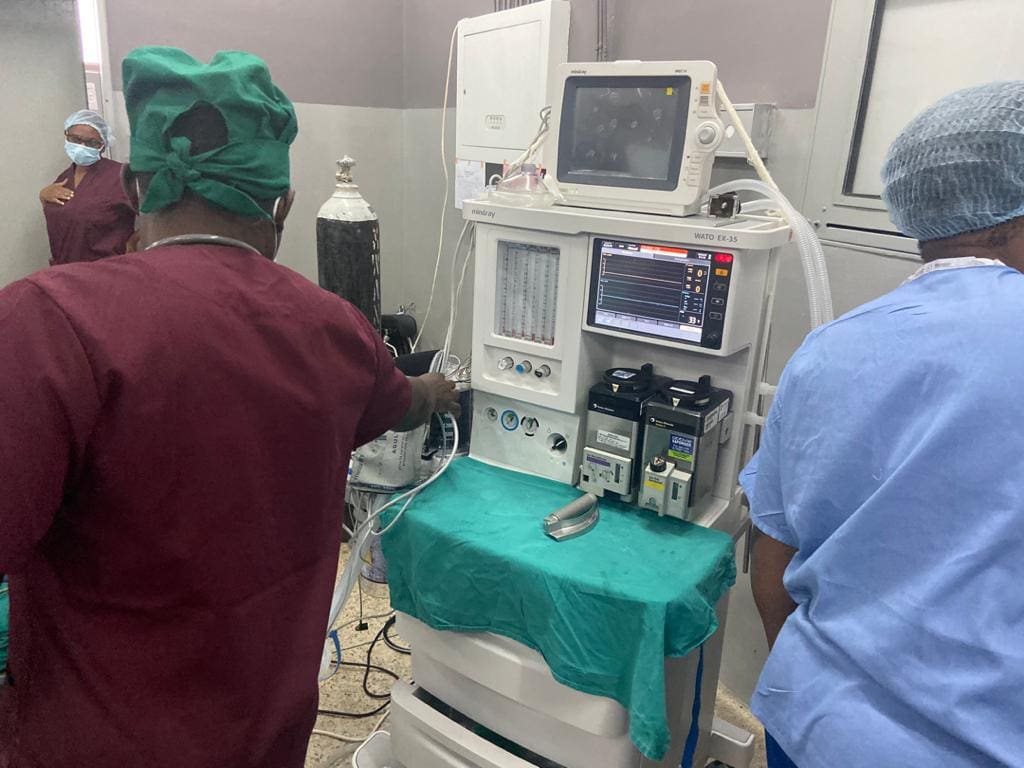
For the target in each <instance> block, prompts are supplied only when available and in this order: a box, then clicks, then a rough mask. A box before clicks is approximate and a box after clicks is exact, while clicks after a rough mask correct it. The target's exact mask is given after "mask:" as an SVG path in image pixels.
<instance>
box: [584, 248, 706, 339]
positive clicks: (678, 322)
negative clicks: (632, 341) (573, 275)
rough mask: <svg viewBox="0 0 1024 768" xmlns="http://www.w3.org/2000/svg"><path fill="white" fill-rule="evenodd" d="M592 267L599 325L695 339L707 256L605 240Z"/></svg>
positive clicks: (701, 314)
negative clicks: (593, 267) (595, 276)
mask: <svg viewBox="0 0 1024 768" xmlns="http://www.w3.org/2000/svg"><path fill="white" fill-rule="evenodd" d="M700 256H701V257H703V256H709V254H704V253H701V254H700ZM596 267H597V269H598V276H597V280H596V283H595V287H596V291H597V295H596V300H595V301H594V310H595V320H596V322H597V323H598V324H600V325H607V326H612V327H620V328H623V329H624V330H634V331H639V332H642V333H648V334H654V335H658V336H666V337H669V338H680V339H686V338H690V339H693V340H695V341H699V339H700V332H701V329H702V327H703V325H704V309H705V305H706V301H707V293H708V280H709V275H710V273H711V261H710V260H709V259H708V258H700V257H698V256H697V254H695V253H693V252H691V251H688V250H686V249H683V248H668V247H664V246H656V245H643V244H640V243H617V242H613V241H604V243H603V244H602V248H601V251H600V258H599V259H598V260H597V264H596Z"/></svg>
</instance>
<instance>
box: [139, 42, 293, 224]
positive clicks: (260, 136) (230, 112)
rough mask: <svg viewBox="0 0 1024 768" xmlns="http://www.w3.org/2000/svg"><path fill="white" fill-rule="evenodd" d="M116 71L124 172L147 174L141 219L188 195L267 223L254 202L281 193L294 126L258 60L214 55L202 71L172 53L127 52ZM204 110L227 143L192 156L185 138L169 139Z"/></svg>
mask: <svg viewBox="0 0 1024 768" xmlns="http://www.w3.org/2000/svg"><path fill="white" fill-rule="evenodd" d="M122 71H123V74H124V96H125V106H126V107H127V111H128V122H129V124H130V125H131V134H132V136H131V160H130V166H131V169H132V170H133V171H136V172H138V173H148V174H153V178H152V180H151V181H150V183H149V188H148V189H147V191H146V198H145V200H144V201H143V202H142V212H143V213H153V212H155V211H159V210H161V209H162V208H166V207H167V206H169V205H173V204H174V203H177V202H178V201H179V200H181V197H182V195H183V194H184V192H185V190H186V189H188V190H191V191H192V192H193V193H195V194H196V195H198V196H199V197H201V198H203V199H204V200H206V201H207V202H210V203H212V204H214V205H217V206H220V207H221V208H225V209H227V210H228V211H231V212H232V213H237V214H239V215H242V216H248V217H251V218H256V217H264V218H269V217H270V214H269V213H267V212H266V211H265V210H264V209H263V208H262V207H261V206H260V205H259V204H258V203H257V202H256V201H257V200H273V199H274V198H276V197H280V196H281V195H283V194H285V193H286V192H287V191H288V188H289V163H288V147H289V146H290V145H291V143H292V141H293V140H294V139H295V134H296V132H297V130H298V127H297V123H296V120H295V110H294V109H293V107H292V103H291V101H289V100H288V97H287V96H285V95H284V93H282V92H281V90H280V89H279V88H278V87H277V86H275V85H274V83H273V82H272V81H271V79H270V70H269V69H267V65H266V63H265V62H264V61H263V60H262V59H260V58H259V57H258V56H254V55H252V54H251V53H243V52H240V51H221V52H220V53H218V54H217V55H215V56H214V57H213V60H212V61H211V62H210V63H209V64H203V63H202V62H200V61H196V60H195V59H194V58H192V57H191V56H189V55H188V54H187V53H185V52H184V51H182V50H180V49H178V48H165V47H160V46H153V47H146V48H136V49H135V50H134V51H132V52H131V53H129V54H128V55H127V56H126V57H125V60H124V63H123V64H122ZM203 103H206V104H210V105H211V106H213V107H214V108H216V109H217V111H218V112H220V114H221V116H222V117H223V118H224V122H225V124H226V125H227V132H228V142H227V144H225V145H224V146H222V147H218V148H216V149H213V150H211V151H209V152H203V153H202V154H198V155H192V154H191V142H190V141H189V139H187V138H185V137H184V136H175V137H171V136H170V135H169V133H170V129H171V126H172V125H173V124H174V121H175V120H177V119H178V117H180V116H181V115H183V114H185V113H186V112H188V111H189V110H191V109H192V108H193V107H195V106H196V105H198V104H203Z"/></svg>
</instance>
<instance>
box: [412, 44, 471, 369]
mask: <svg viewBox="0 0 1024 768" xmlns="http://www.w3.org/2000/svg"><path fill="white" fill-rule="evenodd" d="M458 34H459V25H458V24H456V25H455V28H454V29H452V40H451V43H450V44H449V45H448V72H447V74H446V75H445V78H444V99H443V100H442V102H441V170H442V171H444V199H443V200H442V201H441V231H440V232H439V233H438V236H437V258H436V259H435V260H434V277H433V278H432V279H431V281H430V298H429V299H428V300H427V311H426V312H424V313H423V322H421V323H420V327H419V331H418V332H417V333H416V339H415V340H414V341H413V343H412V346H411V347H410V350H411V351H412V352H415V351H416V347H417V346H418V345H419V343H420V338H422V336H423V331H424V329H426V327H427V320H428V319H429V318H430V308H431V306H432V305H433V303H434V289H435V288H436V287H437V273H438V270H439V269H440V268H441V254H442V253H443V252H444V223H445V219H446V217H447V214H448V192H449V190H450V187H451V179H450V177H449V175H448V154H447V153H446V152H445V145H444V143H445V139H446V137H445V134H446V133H447V128H448V91H449V89H450V87H451V82H452V60H453V59H454V58H455V40H456V39H457V38H458Z"/></svg>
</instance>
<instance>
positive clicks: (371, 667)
mask: <svg viewBox="0 0 1024 768" xmlns="http://www.w3.org/2000/svg"><path fill="white" fill-rule="evenodd" d="M394 623H395V617H394V616H391V617H390V618H389V619H388V620H387V621H386V622H384V626H383V627H381V628H380V631H379V632H378V633H377V635H376V637H374V638H373V642H371V643H370V647H369V648H367V649H366V661H365V662H363V663H356V662H354V661H341V660H340V659H339V660H338V666H339V667H350V668H351V667H355V668H356V669H363V670H365V671H364V672H363V692H364V693H365V694H366V695H367V696H369V697H370V698H371V699H376V700H384V703H383V704H381V705H380V706H379V707H377V708H376V709H374V710H372V711H371V712H358V713H357V712H342V711H341V710H337V709H318V710H317V713H318V714H321V715H329V716H331V717H347V718H350V719H352V720H359V719H363V718H367V717H373V716H374V715H379V714H380V713H381V712H383V711H384V710H385V709H387V708H388V705H389V704H390V702H391V694H390V693H374V692H373V691H371V690H370V672H379V673H381V674H384V675H387V676H388V677H390V678H392V679H393V680H398V679H399V677H398V675H397V674H396V673H395V672H393V671H392V670H390V669H387V668H386V667H382V666H379V665H377V664H373V663H372V661H373V649H374V648H375V647H376V646H377V643H379V642H380V641H381V640H382V639H384V638H386V637H387V632H388V630H389V629H390V628H391V627H392V625H394ZM385 643H387V640H385Z"/></svg>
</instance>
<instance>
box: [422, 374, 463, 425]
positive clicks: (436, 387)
mask: <svg viewBox="0 0 1024 768" xmlns="http://www.w3.org/2000/svg"><path fill="white" fill-rule="evenodd" d="M420 379H421V380H422V381H423V383H424V384H426V386H427V389H428V391H429V392H430V402H431V403H432V408H431V411H432V412H433V413H450V414H451V415H452V416H454V417H455V418H458V417H459V416H460V415H461V414H462V407H461V406H460V405H459V393H458V391H457V390H456V389H455V382H452V381H448V379H446V378H445V377H444V376H443V375H442V374H440V373H425V374H423V375H422V376H420Z"/></svg>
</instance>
